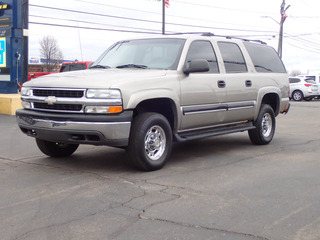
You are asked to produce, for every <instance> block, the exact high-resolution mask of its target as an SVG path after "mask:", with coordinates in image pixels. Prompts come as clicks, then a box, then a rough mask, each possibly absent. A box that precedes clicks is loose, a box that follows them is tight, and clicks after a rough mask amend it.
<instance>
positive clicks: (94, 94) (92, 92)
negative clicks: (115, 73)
mask: <svg viewBox="0 0 320 240" xmlns="http://www.w3.org/2000/svg"><path fill="white" fill-rule="evenodd" d="M87 98H112V99H119V98H121V93H120V90H116V89H88V90H87Z"/></svg>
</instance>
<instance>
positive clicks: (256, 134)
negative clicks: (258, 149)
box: [249, 104, 276, 145]
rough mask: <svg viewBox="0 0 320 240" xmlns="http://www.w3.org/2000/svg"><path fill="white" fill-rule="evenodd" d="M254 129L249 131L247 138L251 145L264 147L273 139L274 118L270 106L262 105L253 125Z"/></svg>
mask: <svg viewBox="0 0 320 240" xmlns="http://www.w3.org/2000/svg"><path fill="white" fill-rule="evenodd" d="M254 125H255V127H256V128H255V129H253V130H249V137H250V140H251V142H252V143H253V144H256V145H266V144H269V143H270V142H271V140H272V139H273V136H274V133H275V130H276V118H275V114H274V111H273V109H272V107H271V106H270V105H267V104H263V105H262V106H261V108H260V112H259V115H258V118H257V120H256V121H255V123H254Z"/></svg>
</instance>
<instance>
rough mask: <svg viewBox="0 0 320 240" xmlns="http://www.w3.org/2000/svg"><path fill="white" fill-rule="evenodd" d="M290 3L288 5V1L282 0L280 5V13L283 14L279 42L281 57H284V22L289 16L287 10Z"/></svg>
mask: <svg viewBox="0 0 320 240" xmlns="http://www.w3.org/2000/svg"><path fill="white" fill-rule="evenodd" d="M289 7H290V5H288V6H287V7H286V2H285V0H283V1H282V4H281V6H280V14H281V20H280V32H279V43H278V54H279V56H280V58H282V43H283V24H284V21H285V20H286V18H287V15H286V11H287V10H288V8H289Z"/></svg>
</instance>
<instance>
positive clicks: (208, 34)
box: [166, 32, 267, 44]
mask: <svg viewBox="0 0 320 240" xmlns="http://www.w3.org/2000/svg"><path fill="white" fill-rule="evenodd" d="M184 34H194V35H200V36H204V37H223V38H226V39H238V40H242V41H245V42H257V43H261V44H267V43H266V42H263V41H261V40H254V39H246V38H240V37H234V36H224V35H216V34H214V33H212V32H184V33H170V34H166V35H184Z"/></svg>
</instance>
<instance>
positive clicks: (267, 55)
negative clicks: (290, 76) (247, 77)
mask: <svg viewBox="0 0 320 240" xmlns="http://www.w3.org/2000/svg"><path fill="white" fill-rule="evenodd" d="M244 45H245V47H246V49H247V51H248V53H249V55H250V57H251V59H252V62H253V64H254V67H255V69H256V71H257V72H276V73H286V69H285V68H284V66H283V63H282V61H281V60H280V58H279V56H278V54H277V52H276V51H275V50H274V49H273V48H271V47H269V46H266V45H260V44H255V43H246V42H245V43H244Z"/></svg>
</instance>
